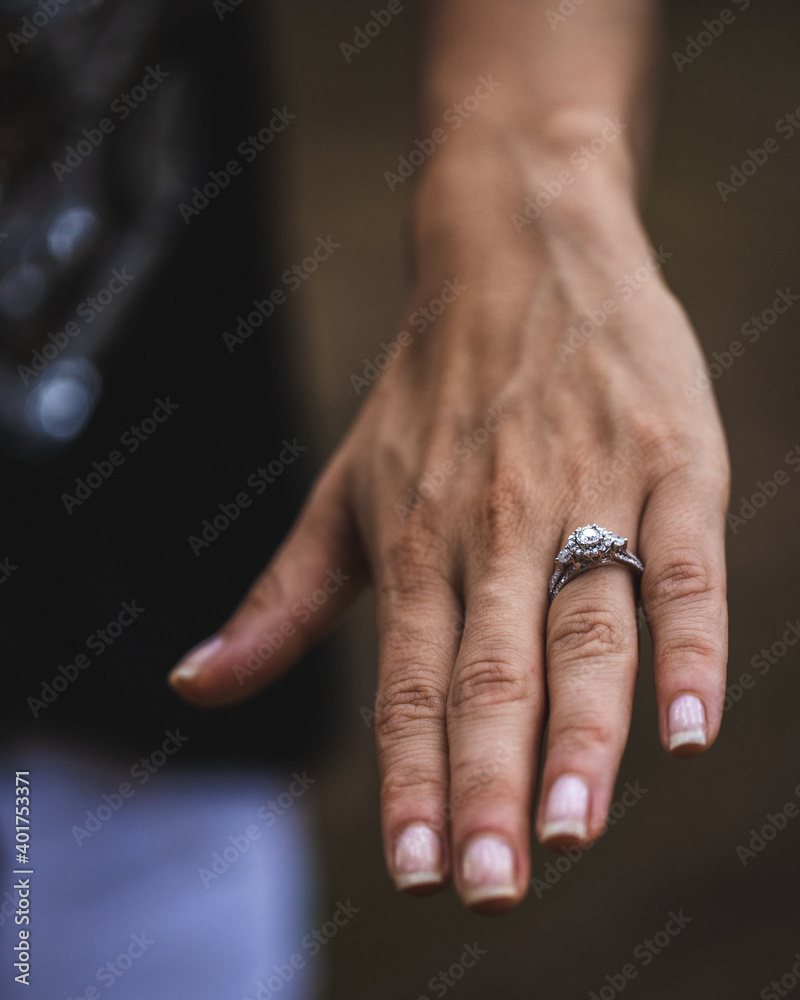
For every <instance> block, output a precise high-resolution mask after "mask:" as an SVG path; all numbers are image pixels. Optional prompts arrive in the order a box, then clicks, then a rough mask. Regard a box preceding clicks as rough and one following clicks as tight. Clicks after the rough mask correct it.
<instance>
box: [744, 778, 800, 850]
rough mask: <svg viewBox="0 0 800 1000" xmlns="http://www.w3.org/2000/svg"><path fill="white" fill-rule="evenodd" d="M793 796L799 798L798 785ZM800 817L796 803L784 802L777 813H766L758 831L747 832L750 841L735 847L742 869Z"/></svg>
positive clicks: (752, 829)
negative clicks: (790, 823)
mask: <svg viewBox="0 0 800 1000" xmlns="http://www.w3.org/2000/svg"><path fill="white" fill-rule="evenodd" d="M794 794H795V796H796V797H798V798H800V784H799V785H795V789H794ZM798 816H800V809H798V808H797V803H796V802H785V803H784V804H783V806H782V807H781V808H780V809H778V811H777V812H774V813H767V815H766V816H765V817H764V819H765V820H766V822H765V823H764V824H763V825H762V826H760V827H759V828H758V829H756V828H755V827H752V828H751V829H750V831H749V833H750V839H749V840H748V841H747V843H746V844H737V845H736V857H737V858H738V859H739V860H740V861H741V863H742V867H743V868H746V867H747V866H748V864H749V863H750V862H751V861H753V860H754V859H755V858H757V857H758V856H759V854H761V853H762V851H764V850H766V847H767V844H769V843H770V842H771V841H773V840H774V839H775V838H776V837H777V836H778V834H779V833H782V832H783V831H784V830H785V829H786V828H787V827H788V825H789V822H790V821H791V820H793V819H797V817H798Z"/></svg>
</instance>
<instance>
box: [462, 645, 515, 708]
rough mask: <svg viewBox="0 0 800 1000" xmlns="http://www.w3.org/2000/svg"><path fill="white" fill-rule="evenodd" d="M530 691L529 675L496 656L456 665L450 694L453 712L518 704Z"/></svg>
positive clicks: (508, 661)
mask: <svg viewBox="0 0 800 1000" xmlns="http://www.w3.org/2000/svg"><path fill="white" fill-rule="evenodd" d="M530 689H531V681H530V677H529V675H527V674H526V673H524V672H523V671H522V670H520V669H519V668H518V667H515V666H513V664H512V663H511V662H510V659H504V658H501V657H498V656H493V657H481V658H480V659H478V658H475V659H469V660H466V661H465V662H461V663H459V664H457V666H456V671H455V673H454V675H453V683H452V686H451V690H450V704H451V706H452V707H453V708H454V709H462V708H465V707H469V708H481V707H490V706H492V705H504V704H508V703H509V702H515V701H521V700H523V699H524V698H526V697H527V696H528V695H529V693H530Z"/></svg>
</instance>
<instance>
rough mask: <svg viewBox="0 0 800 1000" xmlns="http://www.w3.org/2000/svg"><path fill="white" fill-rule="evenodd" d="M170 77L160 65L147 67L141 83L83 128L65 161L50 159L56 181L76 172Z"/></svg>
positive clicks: (69, 147) (65, 150)
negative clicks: (90, 126) (103, 114)
mask: <svg viewBox="0 0 800 1000" xmlns="http://www.w3.org/2000/svg"><path fill="white" fill-rule="evenodd" d="M168 77H169V73H167V72H165V71H164V70H163V69H162V68H161V64H160V63H156V65H155V66H147V67H146V69H145V74H144V76H143V77H142V79H141V81H140V82H139V83H137V84H136V85H135V86H134V87H131V89H130V91H129V92H127V93H125V92H123V93H122V94H120V95H119V97H117V98H115V99H114V100H113V101H112V102H111V106H110V107H109V113H110V115H111V116H112V117H109V116H108V115H106V116H104V117H103V118H101V119H100V121H99V122H98V123H97V125H96V127H95V128H85V129H82V130H81V137H80V138H79V139H74V140H73V141H72V143H71V144H70V145H68V146H66V147H65V149H64V162H63V163H61V162H60V161H59V160H53V162H52V163H51V164H50V166H51V167H52V168H53V172H54V173H55V175H56V177H57V178H58V181H59V183H60V182H61V181H63V180H64V174H71V173H72V172H73V170H75V169H77V168H78V167H79V166H80V165H81V164H82V163H83V161H84V160H85V159H87V157H89V156H91V155H92V153H93V152H94V151H95V150H96V149H97V148H98V147H99V146H100V145H101V144H102V142H103V140H104V139H105V138H106V136H107V135H111V134H112V133H113V132H116V130H117V126H118V125H119V124H120V123H121V122H124V121H126V120H127V119H128V118H130V116H131V114H132V112H134V111H135V110H136V109H137V108H138V107H141V105H142V104H144V102H145V101H146V100H147V98H148V97H149V96H150V94H151V93H152V92H153V91H154V90H158V88H159V87H160V86H161V84H162V83H163V82H164V80H166V79H167V78H168Z"/></svg>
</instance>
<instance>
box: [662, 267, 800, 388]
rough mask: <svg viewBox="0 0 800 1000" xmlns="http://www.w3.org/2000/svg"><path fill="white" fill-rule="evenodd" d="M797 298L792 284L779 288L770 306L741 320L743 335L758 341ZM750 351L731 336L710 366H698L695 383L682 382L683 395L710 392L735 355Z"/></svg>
mask: <svg viewBox="0 0 800 1000" xmlns="http://www.w3.org/2000/svg"><path fill="white" fill-rule="evenodd" d="M795 302H800V295H795V294H794V292H793V291H792V290H791V288H788V287H787V288H776V289H775V299H774V301H773V303H772V305H771V306H768V307H767V308H766V309H764V310H763V311H762V312H761V313H760V314H759V315H758V316H751V317H750V319H748V320H746V321H745V322H744V323H742V327H741V334H742V337H743V338H744V339H745V340H747V341H748V342H749V343H750V344H755V343H756V342H757V341H758V340H759V339H760V337H761V334H762V333H767V331H768V330H769V329H770V328H771V327H773V326H774V325H775V324H776V323H777V322H778V320H779V319H780V317H781V316H783V315H784V314H785V313H787V312H788V311H789V310H790V309H791V308H792V306H793V305H794V304H795ZM746 351H747V345H746V344H745V343H744V341H743V340H732V341H731V342H730V344H728V348H727V350H724V351H714V353H713V354H712V355H711V358H710V359H709V361H708V362H707V369H706V370H703V369H702V368H697V369H696V371H697V378H696V379H695V380H694V385H686V384H684V385H683V386H682V389H683V394H684V396H685V397H686V398H687V399H689V400H695V399H699V398H701V397H702V396H703V394H704V393H706V392H708V390H709V388H710V387H711V385H712V383H714V382H716V380H717V379H718V378H720V377H721V376H722V375H724V374H725V372H726V371H728V370H729V369H730V368H732V367H733V363H734V361H735V360H736V358H741V357H742V356H743V355H744V354H745V352H746Z"/></svg>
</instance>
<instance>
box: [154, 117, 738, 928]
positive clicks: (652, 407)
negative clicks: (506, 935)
mask: <svg viewBox="0 0 800 1000" xmlns="http://www.w3.org/2000/svg"><path fill="white" fill-rule="evenodd" d="M602 127H604V126H603V125H602V124H601V123H599V122H594V121H591V122H590V121H583V120H580V121H573V120H572V119H567V120H565V121H561V122H559V123H558V125H557V127H555V128H554V130H553V133H552V135H553V136H554V140H553V141H552V142H550V143H548V144H546V148H544V149H542V148H540V149H538V150H537V151H536V155H535V156H531V157H528V156H527V155H526V154H520V153H519V151H518V150H509V149H506V148H502V145H503V144H502V140H499V139H497V138H495V139H494V141H491V142H482V143H481V144H480V146H473V147H471V148H470V149H469V155H466V150H465V148H457V147H456V146H455V145H453V146H452V147H451V149H450V150H444V149H443V150H441V151H439V153H438V154H437V156H436V158H435V160H434V161H433V162H432V163H431V166H430V167H429V169H428V172H427V174H426V176H425V178H424V179H423V181H422V183H421V186H420V189H419V193H418V199H417V204H416V216H415V235H416V262H417V280H416V283H415V290H414V295H413V300H412V302H411V305H410V309H409V313H413V312H414V311H415V310H417V309H420V308H422V307H427V306H429V305H430V304H431V303H432V302H434V301H435V300H437V299H439V298H450V299H452V301H451V302H449V304H446V305H445V307H444V310H443V312H441V315H440V316H439V317H438V318H437V319H436V320H435V322H434V323H433V324H432V325H431V327H430V328H429V329H428V330H427V331H426V332H424V333H423V334H418V333H416V332H415V330H414V329H413V328H408V330H407V332H408V335H409V336H408V337H402V338H399V339H398V341H397V343H398V347H399V351H398V352H395V353H396V354H397V356H396V357H395V359H394V360H393V361H392V363H391V365H390V366H389V367H388V369H387V370H386V371H385V372H384V374H383V375H382V376H381V378H380V379H379V381H378V382H377V384H376V385H375V386H374V388H373V389H372V390H371V393H370V395H369V398H368V399H367V402H366V404H365V405H364V407H363V409H362V411H361V413H360V415H359V416H358V418H357V420H356V421H355V423H354V425H353V427H352V428H351V430H350V432H349V433H348V435H347V437H346V438H345V440H344V441H343V442H342V444H341V446H340V447H339V449H338V451H337V452H336V453H335V454H334V456H333V457H332V459H331V461H330V463H329V465H328V466H327V468H326V469H325V470H324V472H323V473H322V475H321V476H320V478H319V481H318V482H317V484H316V487H315V489H314V490H313V493H312V495H311V497H310V499H309V500H308V502H307V504H306V506H305V508H304V510H303V511H302V513H301V515H300V517H299V519H298V522H297V524H296V526H295V528H294V529H293V531H292V533H291V534H290V536H289V537H288V538H287V540H286V541H285V543H284V544H283V546H282V548H281V549H280V550H279V552H278V553H277V555H276V556H275V558H274V559H273V560H272V561H271V563H270V564H269V566H268V567H267V568H266V570H265V572H264V574H263V576H262V577H261V578H260V579H259V580H258V581H257V582H256V584H255V585H254V587H253V589H252V590H251V592H250V593H249V595H248V596H247V597H246V599H245V600H244V602H243V604H242V605H241V607H240V608H239V610H238V611H237V612H236V613H235V614H234V615H233V617H232V618H231V619H230V620H229V621H228V623H227V624H226V625H225V626H224V627H223V628H222V629H221V630H220V632H219V634H218V636H217V637H215V638H214V639H213V640H210V641H209V643H207V644H205V645H204V646H202V647H200V648H199V649H198V650H196V651H195V652H193V653H192V654H191V655H190V656H189V657H188V658H187V659H186V660H185V661H184V663H183V664H182V665H181V666H180V667H179V668H178V669H177V670H176V672H175V673H174V674H173V676H172V681H173V683H174V685H175V687H176V688H177V690H178V691H179V692H180V693H181V694H183V695H184V696H185V697H186V698H188V699H189V700H191V701H193V702H196V703H198V704H204V705H221V704H227V703H231V702H234V701H238V700H239V699H241V698H244V697H247V696H249V695H251V694H253V693H254V692H255V691H257V690H259V689H260V688H262V687H264V686H265V685H266V684H268V683H269V681H270V680H272V679H273V678H274V677H276V676H277V675H278V674H280V673H281V672H282V671H284V670H285V669H287V668H288V667H289V666H290V665H291V664H292V662H293V661H295V660H296V659H297V657H298V656H300V654H301V653H302V652H303V650H304V649H305V648H306V647H307V646H308V645H309V644H310V643H312V642H314V641H315V640H316V639H317V638H318V637H319V636H320V635H321V634H322V633H323V632H325V631H326V630H327V629H328V628H329V627H330V626H331V625H332V624H333V623H334V622H335V620H336V619H337V618H338V617H339V616H340V615H341V613H342V612H343V611H344V609H345V608H346V607H347V605H348V604H349V603H350V602H351V601H352V600H353V598H354V596H355V594H356V593H357V591H358V589H359V588H360V587H361V586H362V585H363V583H364V582H365V581H367V580H371V581H372V583H373V585H374V586H375V588H376V592H377V606H378V630H379V640H380V658H379V665H378V698H377V705H376V719H375V729H376V739H377V748H378V758H379V764H380V774H381V809H382V821H383V835H384V842H385V852H386V862H387V866H388V869H389V872H390V873H391V875H392V877H393V878H394V880H395V883H396V884H397V886H398V887H399V888H403V889H411V890H422V889H424V888H430V887H435V886H440V885H443V884H444V883H445V882H446V881H447V880H448V879H449V878H451V877H452V878H453V879H454V881H455V884H456V887H457V890H458V892H459V893H460V895H461V897H462V899H463V900H464V902H465V903H466V904H467V905H469V906H473V907H475V908H478V909H483V910H489V911H493V910H500V909H504V908H508V907H509V906H512V905H514V904H515V903H517V902H518V901H519V900H520V899H521V898H522V896H523V894H524V893H525V890H526V887H527V884H528V881H529V878H530V876H529V859H528V842H529V828H530V817H531V809H532V797H533V794H534V791H535V789H536V787H537V783H538V784H539V786H540V789H541V802H540V806H539V809H538V818H537V820H536V829H537V832H538V836H539V838H540V840H541V841H543V842H544V843H546V844H549V845H551V846H556V847H558V846H560V845H563V844H565V843H569V842H575V841H578V842H588V841H591V840H592V839H593V838H596V837H597V836H598V835H599V834H600V832H601V831H602V829H603V826H604V823H605V821H606V815H607V810H608V806H609V803H610V801H611V797H612V791H613V786H614V780H615V776H616V773H617V768H618V765H619V761H620V758H621V755H622V752H623V749H624V746H625V741H626V738H627V733H628V728H629V721H630V712H631V704H632V698H633V690H634V682H635V678H636V673H637V661H638V652H637V620H636V592H635V585H636V580H635V578H634V574H633V573H632V572H631V571H630V570H629V569H628V568H626V567H624V566H619V565H608V566H604V567H602V568H600V569H598V570H597V571H594V572H591V573H586V574H584V575H581V576H579V577H578V578H577V579H575V580H574V581H573V582H570V583H568V584H567V585H566V586H565V587H564V589H563V590H562V591H561V592H560V593H559V594H558V596H557V597H556V598H555V599H554V601H553V603H552V606H549V605H548V580H549V578H550V576H551V573H552V571H553V568H554V558H555V556H556V554H557V553H558V551H559V549H560V548H561V547H562V546H563V544H564V542H565V540H566V538H567V536H568V535H569V534H570V532H571V531H573V530H574V529H575V528H577V527H578V526H579V525H586V524H591V523H593V522H596V523H597V524H599V525H602V526H604V527H606V528H608V529H610V530H611V531H613V532H616V533H617V534H621V535H623V536H624V537H626V538H627V539H628V540H629V541H628V547H629V548H630V550H631V551H632V552H634V553H636V554H637V555H638V556H640V558H641V559H642V560H643V561H644V562H645V567H646V568H645V570H644V574H643V577H642V580H641V596H642V603H643V607H644V611H645V615H646V618H647V621H648V624H649V627H650V630H651V633H652V638H653V646H654V657H655V660H654V662H655V675H656V685H657V692H658V704H659V729H660V734H661V740H662V742H663V744H664V746H665V747H666V748H667V749H672V750H673V751H674V752H676V753H695V752H699V751H700V750H702V749H704V748H705V747H707V746H708V745H709V744H711V743H712V742H713V740H714V739H715V737H716V735H717V731H718V728H719V725H720V719H721V713H722V702H723V697H724V676H725V662H726V606H725V568H724V525H725V520H724V518H725V512H726V509H727V496H728V493H727V491H728V466H727V455H726V448H725V443H724V438H723V434H722V430H721V427H720V422H719V419H718V416H717V412H716V408H715V404H714V401H713V398H712V395H711V393H710V392H708V393H704V394H702V396H701V397H700V398H699V399H697V398H692V399H691V400H689V399H687V394H686V393H685V392H684V386H687V385H690V386H694V385H695V383H696V380H697V371H698V369H702V368H703V366H704V361H703V358H702V355H701V353H700V351H699V348H698V345H697V342H696V340H695V337H694V334H693V332H692V330H691V327H690V325H689V323H688V321H687V318H686V316H685V314H684V312H683V311H682V309H681V307H680V306H679V304H678V303H677V302H676V300H675V299H674V298H673V296H672V295H671V294H670V292H669V291H668V290H667V288H666V287H665V284H664V282H663V280H662V277H661V273H660V266H661V265H660V258H659V255H658V254H657V253H655V252H654V251H653V250H652V249H651V248H650V247H649V246H648V243H647V240H646V238H645V236H644V234H643V232H642V229H641V227H640V224H639V222H638V220H637V216H636V210H635V207H634V204H633V197H632V194H631V191H630V188H631V185H630V184H629V182H628V177H627V174H626V171H625V169H624V166H623V160H622V159H621V158H620V157H617V156H613V157H608V158H607V161H606V162H604V163H599V164H598V165H597V166H596V167H593V168H592V170H591V171H587V172H586V174H585V175H583V176H582V177H581V178H579V179H578V182H577V183H575V184H573V185H571V186H569V187H567V188H565V189H564V191H563V193H562V194H561V195H560V196H558V197H557V198H554V199H553V200H552V203H551V204H549V205H548V206H547V208H546V209H545V210H543V211H541V212H539V214H538V217H537V218H535V219H532V220H531V221H530V225H528V224H527V222H528V221H529V220H528V218H527V217H526V216H525V215H524V206H525V203H526V199H527V198H528V197H529V196H531V195H533V194H534V193H535V192H537V191H540V190H541V189H542V188H541V184H542V181H543V179H546V178H549V177H556V176H558V172H559V168H560V167H563V165H564V162H565V160H564V155H565V154H564V150H568V151H569V150H573V149H575V148H578V146H579V145H580V141H581V139H583V138H585V137H586V136H593V135H595V134H596V133H597V129H598V128H602ZM536 214H537V213H536V212H535V211H532V212H531V211H529V213H528V215H529V216H534V215H536ZM515 216H516V225H515V223H514V217H515ZM662 256H663V255H662ZM448 282H449V283H450V284H449V288H450V292H449V293H448V294H446V295H445V296H444V297H443V296H442V290H443V289H444V288H446V287H448V286H447V285H446V283H448ZM455 292H457V294H455ZM433 308H434V307H431V310H433ZM435 309H436V310H437V311H439V307H438V306H437V307H435ZM409 338H410V342H408V341H409ZM695 395H696V394H695ZM319 589H322V590H324V591H325V592H326V593H327V594H328V595H329V596H328V598H327V599H326V600H325V601H323V602H321V603H320V606H319V609H318V610H316V611H314V613H313V614H311V615H301V614H299V613H298V610H297V609H298V607H299V608H302V607H303V605H302V602H303V599H304V598H307V597H308V596H309V595H312V594H313V592H314V591H316V590H319ZM315 606H316V605H315ZM304 617H305V618H306V619H307V620H306V621H304V622H303V621H302V619H303V618H304ZM281 635H282V636H283V640H282V642H280V644H279V642H278V641H272V640H271V639H270V637H274V639H275V640H278V638H279V637H280V636H281ZM548 719H549V731H548V735H547V746H546V750H547V756H546V764H545V766H544V768H543V769H542V770H541V773H539V772H540V768H539V757H540V749H541V745H542V738H543V730H544V726H545V722H546V721H547V720H548Z"/></svg>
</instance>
